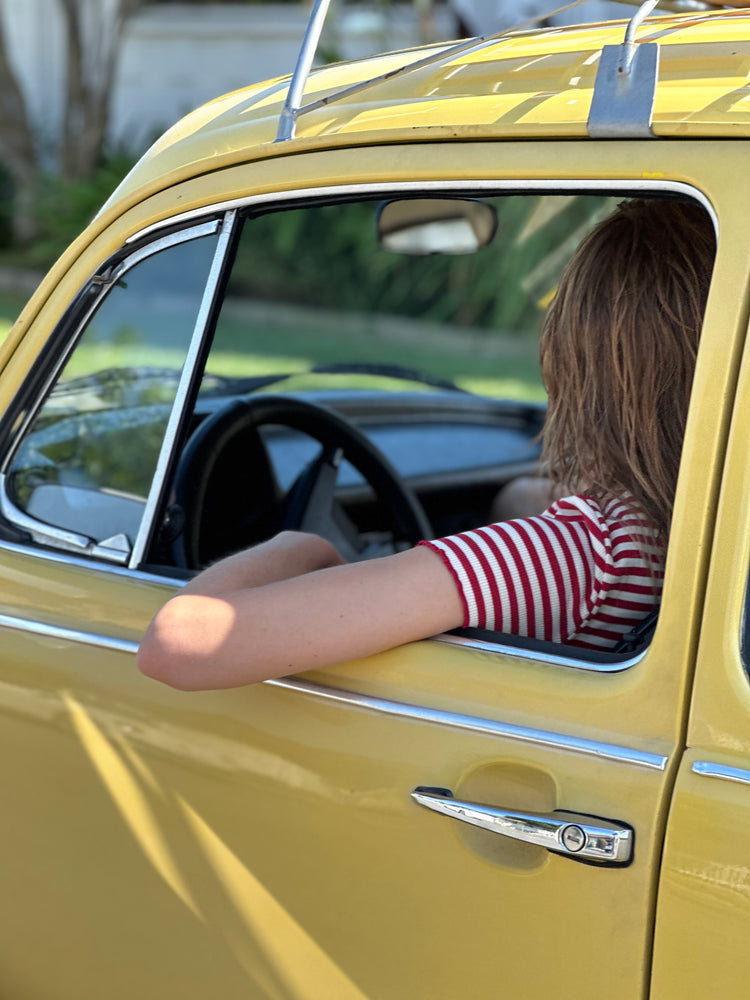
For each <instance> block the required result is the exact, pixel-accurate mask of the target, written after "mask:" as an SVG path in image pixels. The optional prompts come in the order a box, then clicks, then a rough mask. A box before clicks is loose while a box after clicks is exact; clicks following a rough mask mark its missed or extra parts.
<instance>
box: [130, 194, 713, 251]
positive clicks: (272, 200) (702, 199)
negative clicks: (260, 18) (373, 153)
mask: <svg viewBox="0 0 750 1000" xmlns="http://www.w3.org/2000/svg"><path fill="white" fill-rule="evenodd" d="M550 190H554V191H556V192H565V191H569V192H571V193H575V192H581V193H589V192H597V191H611V192H614V193H623V194H637V193H639V192H643V193H645V194H658V193H660V192H663V193H665V194H681V195H684V196H685V197H688V198H692V199H693V200H694V201H697V202H698V203H699V204H701V205H702V206H703V208H705V209H706V211H707V212H708V214H709V215H710V217H711V220H712V221H713V224H714V228H715V229H716V230H717V232H718V225H719V223H718V218H717V215H716V212H715V210H714V208H713V206H712V204H711V202H710V201H709V200H708V198H707V197H706V196H705V194H703V192H702V191H700V190H698V188H695V187H693V186H692V185H691V184H686V183H685V182H684V181H662V180H643V179H641V178H633V179H632V180H624V179H620V180H617V179H614V180H610V181H601V180H580V181H575V180H553V179H552V178H550V179H548V180H537V179H534V180H527V179H525V178H518V179H514V180H490V179H485V180H471V181H458V180H454V181H433V180H421V181H420V180H414V181H386V182H381V183H379V184H335V185H331V186H330V187H311V188H303V189H300V190H299V191H281V192H269V193H267V194H257V195H250V196H246V197H244V198H232V199H229V200H227V201H222V202H216V203H215V204H213V205H207V206H206V207H205V208H196V209H191V210H190V211H188V212H182V213H181V214H180V215H175V216H172V217H171V218H169V219H165V220H163V221H162V222H155V223H153V224H152V225H150V226H145V227H144V228H143V229H139V230H138V232H136V233H133V235H132V236H129V237H128V239H127V240H126V243H134V242H136V241H138V240H141V239H144V238H146V237H147V236H150V235H151V234H152V233H155V232H158V231H159V230H160V229H163V228H164V227H165V226H173V225H176V224H178V223H184V222H189V221H190V220H191V219H197V218H200V217H201V216H204V215H206V213H208V212H226V211H230V210H232V209H237V210H240V209H243V208H251V207H252V208H254V207H257V206H260V205H272V204H278V205H283V204H289V205H293V204H294V202H296V201H304V200H309V199H310V198H321V199H330V198H336V197H337V196H339V195H346V196H351V195H395V194H408V193H411V192H413V193H415V194H427V193H429V192H432V191H436V192H437V191H456V192H461V191H463V192H467V193H482V194H504V193H512V192H514V191H517V192H522V193H524V194H542V193H544V192H545V191H550Z"/></svg>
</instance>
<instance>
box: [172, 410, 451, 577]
mask: <svg viewBox="0 0 750 1000" xmlns="http://www.w3.org/2000/svg"><path fill="white" fill-rule="evenodd" d="M267 425H280V426H282V427H290V428H293V429H294V430H297V431H300V432H302V433H303V434H305V435H307V436H308V437H311V438H313V439H314V440H316V441H318V442H320V444H321V445H322V449H321V452H320V454H319V455H318V457H317V458H315V459H314V460H313V461H312V462H311V463H310V464H309V465H308V466H307V467H306V468H305V469H303V470H302V472H301V473H300V474H299V476H298V477H297V479H296V480H295V482H294V483H293V484H292V486H291V488H290V489H289V490H288V491H287V492H286V494H284V493H283V492H282V490H281V489H280V488H279V485H278V482H277V480H276V476H275V474H274V471H273V467H272V465H271V461H270V459H269V457H268V452H267V451H266V449H265V447H264V445H263V442H262V440H261V436H260V434H259V433H258V431H259V428H261V427H264V426H267ZM344 458H345V459H347V460H348V461H349V462H350V463H351V464H352V465H353V466H354V468H355V469H356V470H357V471H358V472H359V473H360V474H361V475H362V476H363V478H364V479H365V481H366V482H367V483H368V484H369V486H370V487H371V488H372V490H373V492H374V493H375V496H376V497H377V499H378V501H379V502H380V504H381V506H382V508H383V509H384V511H385V513H386V517H387V520H388V522H389V527H390V528H391V529H392V531H393V538H394V540H395V539H402V540H404V541H406V542H408V543H409V544H412V545H413V544H415V543H416V542H418V541H419V540H420V539H422V538H429V537H430V536H431V534H432V531H431V528H430V524H429V521H428V520H427V516H426V515H425V513H424V511H423V509H422V506H421V504H420V503H419V501H418V500H417V498H416V496H415V495H414V494H413V493H412V491H411V490H410V489H409V487H408V486H407V485H406V483H405V482H404V481H403V479H402V478H401V476H400V475H399V473H398V472H397V471H396V470H395V469H394V468H393V466H392V465H391V463H390V462H389V461H388V459H387V458H386V457H385V455H383V453H382V452H381V451H380V450H379V449H378V448H377V447H376V446H375V445H374V444H373V443H372V442H371V441H370V440H369V439H368V438H367V437H365V435H364V434H363V433H362V432H361V431H360V430H358V429H357V428H356V427H355V426H354V425H353V424H351V423H349V421H347V420H345V419H344V418H343V417H341V416H339V415H338V414H337V413H334V412H332V411H331V410H328V409H326V408H325V407H323V406H320V405H318V404H314V403H310V402H306V401H305V400H302V399H298V398H296V397H293V396H254V397H248V398H245V399H239V400H233V401H232V402H231V403H228V404H227V405H226V406H223V407H222V408H221V409H220V410H217V411H216V412H215V413H213V414H211V416H210V417H207V418H206V419H205V420H204V421H203V422H202V423H201V424H200V425H199V426H198V428H197V429H196V430H195V431H194V432H193V434H192V435H191V436H190V438H189V440H188V443H187V445H186V447H185V450H184V452H183V454H182V456H181V458H180V462H179V464H178V468H177V474H176V476H175V483H174V497H173V507H172V509H173V510H174V506H175V505H176V508H177V510H178V511H180V513H181V517H180V518H179V520H180V521H181V522H182V530H181V531H179V533H178V534H177V537H176V538H174V539H173V541H172V558H173V560H174V563H175V565H177V566H180V567H183V568H189V569H197V568H200V567H202V566H205V565H207V564H208V563H210V562H212V561H214V560H216V559H218V558H221V557H222V556H224V555H227V554H229V553H230V552H234V551H237V550H238V549H240V548H243V547H246V546H248V545H251V544H254V543H256V542H258V541H261V540H262V539H264V538H268V537H270V536H271V535H272V534H274V533H275V532H277V531H279V530H283V529H294V530H299V531H309V532H314V533H316V534H319V535H322V536H323V537H324V538H327V539H328V540H329V541H331V542H332V543H333V544H334V545H335V546H336V548H337V549H338V550H339V552H340V553H341V555H342V556H343V557H344V558H345V559H348V560H350V561H351V560H356V559H359V558H363V557H365V556H366V555H367V548H368V539H367V538H366V537H365V536H364V535H363V534H362V533H360V531H359V529H358V528H357V527H356V526H355V525H354V523H353V522H352V521H351V519H350V518H349V517H348V515H347V514H346V513H345V512H344V510H343V509H342V508H341V506H340V505H339V504H338V503H337V502H336V499H335V489H336V478H337V474H338V467H339V464H340V462H341V461H342V459H344ZM392 551H393V549H392Z"/></svg>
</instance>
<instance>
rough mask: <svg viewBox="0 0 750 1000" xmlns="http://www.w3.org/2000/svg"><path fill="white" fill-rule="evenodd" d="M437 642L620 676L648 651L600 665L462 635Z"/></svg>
mask: <svg viewBox="0 0 750 1000" xmlns="http://www.w3.org/2000/svg"><path fill="white" fill-rule="evenodd" d="M435 640H436V641H437V642H444V643H447V644H448V645H452V646H464V647H466V648H467V649H479V650H481V651H482V652H484V653H502V654H504V655H505V656H514V657H516V658H518V657H520V658H521V659H524V660H532V661H533V662H534V663H546V664H550V665H552V666H555V667H573V668H575V669H576V670H589V671H594V672H595V673H599V674H618V673H621V672H622V671H623V670H629V669H630V667H634V666H635V665H636V664H637V663H640V662H641V660H642V659H643V657H644V656H645V655H646V650H645V649H644V650H641V652H639V653H638V654H637V655H636V656H632V657H631V658H630V659H628V660H617V661H616V662H612V663H600V662H597V661H595V660H572V659H570V658H569V657H567V656H561V655H559V654H557V653H546V652H542V651H540V650H537V649H524V647H523V646H510V645H505V644H504V643H503V642H491V641H490V640H489V639H469V638H465V637H464V636H462V635H450V634H448V633H445V634H443V635H437V636H435Z"/></svg>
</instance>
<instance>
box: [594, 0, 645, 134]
mask: <svg viewBox="0 0 750 1000" xmlns="http://www.w3.org/2000/svg"><path fill="white" fill-rule="evenodd" d="M657 3H658V0H647V2H646V3H644V4H641V7H640V8H639V10H638V11H637V13H636V15H635V17H633V19H632V20H631V22H630V24H629V25H628V28H627V31H626V32H625V40H624V42H623V43H622V45H605V46H604V48H603V49H602V54H601V58H600V60H599V69H598V71H597V74H596V82H595V84H594V93H593V96H592V98H591V110H590V112H589V120H588V132H589V135H590V136H591V137H592V139H650V138H653V137H654V132H653V130H652V128H651V121H652V116H653V112H654V99H655V97H656V82H657V80H658V77H659V45H658V43H656V42H636V41H635V33H636V30H637V29H638V27H639V26H640V24H641V23H642V21H643V20H644V19H645V18H646V17H647V16H648V15H649V14H650V13H651V11H652V10H653V9H654V7H656V5H657Z"/></svg>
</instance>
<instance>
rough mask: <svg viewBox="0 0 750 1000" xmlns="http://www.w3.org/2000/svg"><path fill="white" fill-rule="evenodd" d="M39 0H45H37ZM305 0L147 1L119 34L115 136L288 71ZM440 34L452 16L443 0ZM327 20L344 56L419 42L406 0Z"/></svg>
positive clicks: (131, 138) (130, 139)
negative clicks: (280, 0) (232, 0)
mask: <svg viewBox="0 0 750 1000" xmlns="http://www.w3.org/2000/svg"><path fill="white" fill-rule="evenodd" d="M35 2H37V3H39V2H44V0H35ZM307 16H308V8H307V7H304V6H303V5H302V4H299V5H298V4H263V5H257V6H256V5H244V4H242V5H241V4H236V5H234V4H220V5H210V6H207V7H196V6H192V5H190V4H184V5H182V4H169V5H167V6H163V7H146V8H144V9H143V10H141V11H140V12H139V13H138V15H137V16H136V17H134V18H133V20H132V21H131V23H130V26H129V28H128V31H127V35H126V37H125V40H124V45H123V49H122V57H121V63H120V72H119V76H118V81H117V88H116V91H115V96H114V101H113V106H112V133H113V136H114V138H115V139H116V140H118V141H124V142H126V143H127V144H128V145H131V146H133V145H135V146H140V145H143V144H144V143H146V142H148V141H149V140H150V139H152V138H153V137H154V135H155V134H156V133H159V132H161V131H163V129H164V128H165V127H166V126H167V125H171V124H172V123H173V122H174V121H176V120H177V119H178V118H180V117H182V115H184V114H185V112H187V111H190V110H191V109H193V108H195V107H198V106H199V105H200V104H203V103H205V102H206V101H208V100H210V99H211V98H213V97H217V96H219V95H220V94H224V93H228V92H229V91H232V90H237V89H239V88H240V87H244V86H247V85H248V84H251V83H257V82H259V81H261V80H266V79H270V78H273V77H276V76H282V75H284V74H286V73H290V72H291V71H292V70H293V68H294V64H295V61H296V58H297V52H298V50H299V46H300V43H301V41H302V37H303V35H304V31H305V25H306V23H307ZM436 20H437V29H438V37H441V38H450V37H452V36H453V35H454V33H455V23H454V20H453V17H452V16H451V15H450V13H449V12H448V10H447V8H445V7H443V9H442V10H441V11H440V13H439V15H438V17H437V19H436ZM334 24H335V26H336V27H335V30H332V29H330V28H327V30H326V34H325V35H324V38H323V44H324V45H325V46H326V48H327V49H328V50H329V51H330V50H334V51H335V52H336V53H337V54H339V55H340V56H341V57H343V58H352V57H355V56H358V55H370V54H372V53H373V52H379V51H384V50H386V49H395V48H405V47H407V46H410V45H415V44H418V42H419V40H420V33H419V24H418V22H417V18H416V15H415V13H414V8H413V7H412V6H411V5H404V6H403V7H400V8H397V9H393V8H390V9H389V8H380V9H377V8H371V9H367V8H354V9H351V8H350V9H346V8H344V9H342V10H341V11H340V12H338V16H337V18H336V20H335V22H334Z"/></svg>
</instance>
